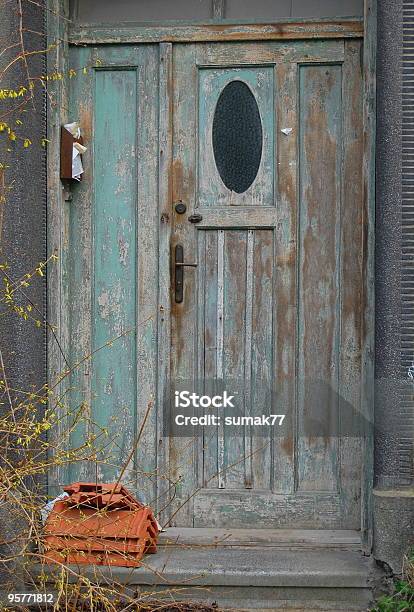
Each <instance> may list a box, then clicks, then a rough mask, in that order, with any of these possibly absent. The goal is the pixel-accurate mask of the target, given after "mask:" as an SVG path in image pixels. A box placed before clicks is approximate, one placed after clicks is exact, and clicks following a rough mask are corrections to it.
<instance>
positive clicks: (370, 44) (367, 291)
mask: <svg viewBox="0 0 414 612" xmlns="http://www.w3.org/2000/svg"><path fill="white" fill-rule="evenodd" d="M377 4H378V3H377V0H364V56H363V71H364V103H363V117H364V118H363V122H364V145H363V147H364V150H363V210H364V213H363V227H364V232H363V245H362V252H363V266H362V273H363V279H364V287H363V304H364V310H363V313H362V337H363V346H362V373H361V380H362V390H361V406H362V410H363V412H364V415H365V418H366V421H367V430H366V431H365V440H366V444H365V448H364V458H365V460H364V470H363V471H364V473H363V480H364V483H363V490H362V508H363V512H362V530H363V533H364V545H365V547H366V551H367V552H369V553H370V552H371V547H372V474H373V471H374V435H373V426H372V425H373V423H374V376H375V370H374V366H375V364H374V354H375V353H374V348H375V345H374V335H375V331H374V330H375V327H374V326H375V317H374V314H373V313H374V312H375V289H374V288H375V234H374V232H375V137H376V50H377Z"/></svg>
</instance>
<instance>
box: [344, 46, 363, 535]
mask: <svg viewBox="0 0 414 612" xmlns="http://www.w3.org/2000/svg"><path fill="white" fill-rule="evenodd" d="M360 52H361V43H360V42H359V41H352V42H351V41H346V43H345V60H344V64H343V82H342V87H343V94H342V95H343V137H342V143H343V144H342V146H343V177H342V207H341V339H340V347H341V350H340V370H339V373H340V378H339V394H340V397H341V405H340V437H339V438H338V444H339V460H340V473H339V474H338V476H339V478H340V486H341V489H342V491H343V494H344V495H346V496H347V497H348V498H349V499H353V500H355V502H356V503H354V504H348V508H349V510H348V515H349V514H350V512H352V513H353V519H354V522H355V523H356V524H357V523H358V521H359V518H360V517H359V512H360V506H359V501H360V495H361V483H360V466H361V465H362V447H361V445H362V435H363V431H362V430H361V425H362V421H361V413H360V394H361V388H360V379H361V365H362V364H361V354H362V336H361V332H362V330H361V313H362V312H363V304H362V291H361V289H362V287H363V278H362V273H361V267H362V253H361V248H359V249H356V248H355V245H361V246H362V240H361V238H362V232H363V228H362V215H363V210H362V206H361V203H362V200H363V191H362V188H363V184H362V164H361V160H362V152H363V140H362V138H361V134H362V132H363V115H362V75H361V68H360V57H361V56H360ZM358 436H361V437H358ZM348 518H349V519H350V518H351V517H350V516H348Z"/></svg>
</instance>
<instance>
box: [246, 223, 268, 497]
mask: <svg viewBox="0 0 414 612" xmlns="http://www.w3.org/2000/svg"><path fill="white" fill-rule="evenodd" d="M259 248H260V246H259ZM253 250H254V231H253V230H251V229H250V230H247V244H246V305H245V315H244V318H245V322H246V332H245V341H244V385H245V386H244V414H245V415H250V414H251V411H252V349H253V347H252V343H253V342H252V336H253V329H252V328H253V275H254V272H253ZM261 280H262V281H264V279H261ZM252 435H253V430H252V427H251V426H249V425H247V426H246V427H245V432H244V438H245V442H244V451H245V459H244V486H245V487H246V488H247V489H251V488H253V457H252V449H253V445H252ZM263 468H264V466H263Z"/></svg>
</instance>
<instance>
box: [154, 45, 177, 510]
mask: <svg viewBox="0 0 414 612" xmlns="http://www.w3.org/2000/svg"><path fill="white" fill-rule="evenodd" d="M159 58H160V59H159V118H158V125H159V128H158V129H159V151H158V164H159V165H158V168H159V170H158V218H159V222H158V227H159V230H158V232H159V233H158V236H159V238H158V239H159V245H158V253H159V259H158V284H159V304H158V324H157V327H158V338H157V339H158V374H157V377H158V389H157V444H156V447H155V449H154V452H155V453H156V456H157V505H158V507H159V509H160V508H165V507H166V506H168V502H169V498H170V496H171V495H172V493H173V492H172V491H171V490H170V483H169V479H168V478H169V473H168V462H169V440H168V438H166V437H165V436H164V420H163V417H164V409H165V408H164V401H165V398H166V397H167V396H168V394H169V389H168V386H169V384H170V380H171V369H170V357H171V272H170V269H171V268H170V240H171V224H172V214H171V201H172V174H171V169H172V108H173V98H172V97H173V92H172V45H171V43H161V45H160V50H159ZM168 512H169V508H167V510H166V512H165V513H163V514H162V515H161V516H160V520H161V521H162V522H164V520H165V518H166V515H167V514H168Z"/></svg>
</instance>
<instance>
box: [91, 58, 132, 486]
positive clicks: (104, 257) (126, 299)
mask: <svg viewBox="0 0 414 612" xmlns="http://www.w3.org/2000/svg"><path fill="white" fill-rule="evenodd" d="M94 80H95V83H94V85H95V87H94V96H95V104H94V143H93V148H94V159H93V163H94V168H93V176H94V184H93V193H94V198H93V200H94V207H93V222H92V223H93V250H92V254H93V268H92V274H93V283H92V291H93V300H92V350H93V351H95V350H97V349H100V350H98V351H97V353H96V354H95V356H94V359H93V362H92V390H91V392H92V419H93V422H94V423H96V424H97V425H98V427H101V428H108V430H109V436H110V439H111V446H110V447H109V449H105V451H104V454H103V455H102V456H101V457H100V458H101V459H102V460H104V463H102V464H101V466H100V469H99V470H98V474H99V476H100V478H102V479H103V480H112V479H114V477H115V475H116V474H117V473H119V469H120V466H121V464H122V463H123V462H124V461H126V459H127V457H128V451H130V450H131V448H132V446H133V444H134V441H135V436H136V420H137V419H136V392H137V381H136V358H137V355H136V343H135V335H136V323H137V308H136V277H137V257H140V256H141V254H140V253H137V249H136V245H137V243H136V240H137V236H136V226H137V210H136V209H137V150H136V148H137V147H136V140H137V137H138V130H139V128H138V125H137V123H138V122H137V98H138V95H139V94H138V91H137V74H136V70H110V69H106V70H97V71H96V73H95V79H94ZM141 333H142V332H141ZM109 342H110V343H111V344H110V345H108V343H109ZM105 345H107V346H105ZM100 347H105V348H102V349H101V348H100ZM117 466H118V467H117ZM134 467H135V466H134V465H131V466H130V468H131V469H132V468H134Z"/></svg>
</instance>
